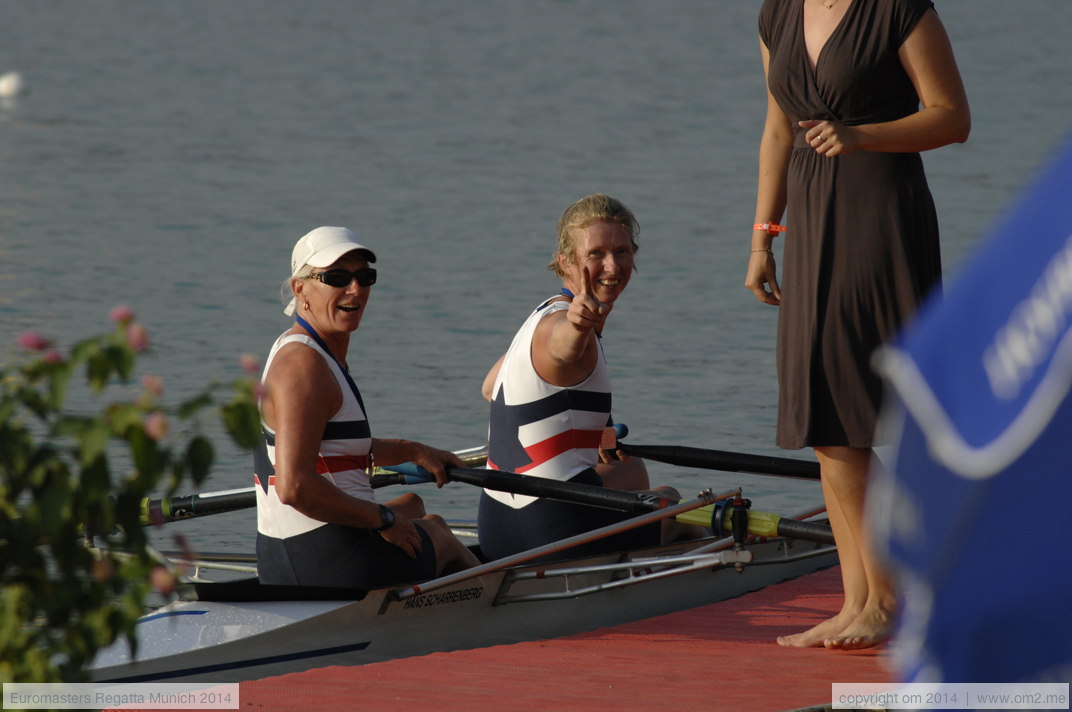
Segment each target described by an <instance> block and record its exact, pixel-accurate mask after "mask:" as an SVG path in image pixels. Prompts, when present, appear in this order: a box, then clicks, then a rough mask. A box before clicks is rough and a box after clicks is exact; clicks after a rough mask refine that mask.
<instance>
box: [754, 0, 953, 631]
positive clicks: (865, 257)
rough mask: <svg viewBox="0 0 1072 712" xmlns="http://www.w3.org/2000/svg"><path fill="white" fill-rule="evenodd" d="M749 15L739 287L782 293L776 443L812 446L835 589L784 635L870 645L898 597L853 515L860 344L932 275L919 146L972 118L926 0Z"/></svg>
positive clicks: (863, 366) (763, 296) (778, 297)
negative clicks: (754, 78) (751, 200)
mask: <svg viewBox="0 0 1072 712" xmlns="http://www.w3.org/2000/svg"><path fill="white" fill-rule="evenodd" d="M759 29H760V49H761V51H762V55H763V67H764V72H765V74H766V77H767V118H766V124H765V126H764V130H763V138H762V141H761V143H760V148H759V186H758V192H757V198H756V213H755V222H756V226H755V229H754V230H753V232H752V238H751V241H752V252H751V255H750V257H749V261H748V273H747V276H746V278H745V286H746V287H747V288H748V289H751V290H752V292H753V293H754V294H755V296H756V298H757V299H759V300H760V301H761V302H763V303H765V304H773V305H776V306H780V307H781V308H780V310H779V318H778V385H779V403H778V433H777V444H778V446H779V447H783V448H803V447H812V448H814V449H815V454H816V457H817V459H818V460H819V464H820V466H821V468H822V486H823V496H824V498H825V500H826V506H827V510H828V513H829V516H830V522H831V526H832V527H833V530H834V537H835V538H836V540H837V544H838V551H839V556H840V559H841V575H842V584H843V586H844V589H845V600H844V604H843V607H842V609H841V611H840V612H839V613H838V614H837V615H835V616H834V617H833V618H831V619H829V620H827V621H824V622H822V623H820V624H819V625H817V626H815V627H814V628H811V629H810V630H807V631H804V632H802V633H798V634H795V635H790V636H784V637H782V638H779V639H778V642H779V643H780V644H782V645H788V646H822V645H825V646H826V647H828V648H862V647H869V646H872V645H877V644H879V643H882V642H883V641H885V640H886V639H887V638H888V637H889V631H890V627H891V624H892V620H891V619H892V616H893V614H894V611H895V607H896V598H895V594H894V592H893V587H892V584H891V582H890V580H889V578H888V577H887V576H886V575H885V573H884V572H883V570H882V567H881V566H880V565H879V563H878V561H877V560H876V558H875V555H874V553H873V551H872V549H871V546H870V544H869V542H868V540H867V533H866V530H865V527H864V522H863V512H864V492H865V487H866V480H867V470H868V467H869V464H870V460H871V455H872V453H871V447H872V444H873V443H872V438H873V435H874V430H875V424H876V417H877V413H878V408H879V400H880V396H881V382H880V380H879V379H878V377H877V376H876V375H875V374H874V373H873V372H872V370H871V368H870V358H871V354H872V352H873V351H874V350H875V348H876V347H878V346H879V345H880V344H882V343H883V342H885V341H888V340H890V339H891V338H893V337H894V336H895V334H896V333H897V332H898V330H899V329H900V328H901V326H902V325H903V324H904V323H905V322H906V321H907V320H908V319H909V318H910V317H911V316H912V314H913V313H914V311H915V310H916V307H917V306H918V305H919V303H920V301H921V300H922V299H923V297H924V296H926V294H927V293H928V292H929V291H930V290H931V289H932V288H935V287H937V286H938V284H939V282H940V280H941V257H940V252H939V245H938V221H937V217H936V215H935V210H934V203H933V201H932V200H931V195H930V191H929V189H928V187H927V180H926V177H925V176H924V173H923V163H922V160H921V159H920V156H919V152H920V151H926V150H929V149H932V148H938V147H940V146H945V145H947V144H950V143H954V142H962V141H964V140H966V139H967V137H968V132H969V130H970V127H971V117H970V113H969V110H968V102H967V98H966V96H965V94H964V87H963V84H962V83H961V79H960V74H959V72H958V70H957V66H956V61H955V59H954V57H953V50H952V48H951V46H950V42H949V38H948V36H947V35H946V32H945V29H944V28H943V27H942V24H941V22H940V21H939V19H938V15H937V14H936V13H935V11H934V9H933V5H932V3H930V2H929V1H928V0H766V2H764V4H763V8H762V10H761V11H760V18H759ZM783 213H787V219H786V223H787V225H788V229H787V230H786V229H785V228H782V227H781V226H780V225H778V223H781V222H782V215H783ZM783 230H784V233H783V232H782V231H783ZM778 234H784V235H785V240H786V244H785V250H784V258H785V270H784V275H783V280H782V284H781V285H779V283H778V276H777V270H776V267H775V261H774V254H773V252H772V251H771V244H772V242H773V239H774V237H775V236H777V235H778Z"/></svg>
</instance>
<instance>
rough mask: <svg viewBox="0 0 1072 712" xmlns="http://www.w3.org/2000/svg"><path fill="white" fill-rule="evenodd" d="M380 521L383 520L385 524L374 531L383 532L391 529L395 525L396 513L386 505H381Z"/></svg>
mask: <svg viewBox="0 0 1072 712" xmlns="http://www.w3.org/2000/svg"><path fill="white" fill-rule="evenodd" d="M380 519H382V520H383V524H381V525H380V526H378V527H376V528H375V529H373V530H372V531H374V532H382V531H383V530H385V529H390V528H391V527H393V526H394V525H395V513H394V511H393V510H392V509H391V508H390V507H388V506H387V505H385V504H381V505H380Z"/></svg>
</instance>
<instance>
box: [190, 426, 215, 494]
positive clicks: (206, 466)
mask: <svg viewBox="0 0 1072 712" xmlns="http://www.w3.org/2000/svg"><path fill="white" fill-rule="evenodd" d="M214 456H215V454H214V452H213V448H212V443H210V442H209V441H208V439H206V438H205V437H203V436H200V435H198V436H197V437H195V438H194V439H193V440H191V441H190V444H189V445H188V446H187V448H186V460H187V461H188V462H189V464H190V476H191V477H192V478H193V480H194V483H195V484H201V483H202V482H204V481H205V478H206V477H208V473H209V470H210V469H211V468H212V460H213V458H214Z"/></svg>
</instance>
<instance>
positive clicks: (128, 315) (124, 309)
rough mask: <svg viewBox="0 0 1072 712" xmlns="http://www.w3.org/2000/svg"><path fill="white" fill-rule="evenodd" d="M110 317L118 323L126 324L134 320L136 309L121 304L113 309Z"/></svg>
mask: <svg viewBox="0 0 1072 712" xmlns="http://www.w3.org/2000/svg"><path fill="white" fill-rule="evenodd" d="M110 317H111V320H112V321H113V322H115V323H116V324H120V325H122V326H126V325H127V324H129V323H130V322H132V321H134V310H133V309H131V308H130V307H128V306H124V305H122V304H120V305H119V306H117V307H116V308H114V309H112V313H111V315H110Z"/></svg>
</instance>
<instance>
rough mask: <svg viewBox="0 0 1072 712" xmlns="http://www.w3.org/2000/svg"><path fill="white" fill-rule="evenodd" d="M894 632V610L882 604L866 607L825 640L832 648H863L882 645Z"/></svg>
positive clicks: (825, 643) (828, 646) (826, 644)
mask: <svg viewBox="0 0 1072 712" xmlns="http://www.w3.org/2000/svg"><path fill="white" fill-rule="evenodd" d="M892 632H893V615H892V612H891V611H889V610H887V609H886V608H882V607H880V606H872V607H868V608H865V609H864V610H863V611H861V612H860V615H858V616H856V619H855V620H853V622H852V623H851V624H849V626H848V627H847V628H845V629H844V630H842V631H841V632H840V633H838V634H836V635H833V636H831V637H829V638H827V639H826V640H824V641H823V645H825V646H826V647H827V648H830V649H831V650H863V649H864V648H873V647H875V646H876V645H882V644H883V643H885V642H886V641H887V640H889V639H890V634H891V633H892Z"/></svg>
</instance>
